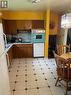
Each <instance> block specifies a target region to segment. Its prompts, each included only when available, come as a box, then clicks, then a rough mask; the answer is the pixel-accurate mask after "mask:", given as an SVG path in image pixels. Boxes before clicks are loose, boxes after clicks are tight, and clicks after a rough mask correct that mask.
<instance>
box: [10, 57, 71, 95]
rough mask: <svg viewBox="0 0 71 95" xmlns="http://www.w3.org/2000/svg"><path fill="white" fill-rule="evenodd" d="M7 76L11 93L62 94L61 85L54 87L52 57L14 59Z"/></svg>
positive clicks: (54, 75)
mask: <svg viewBox="0 0 71 95" xmlns="http://www.w3.org/2000/svg"><path fill="white" fill-rule="evenodd" d="M9 77H10V86H11V95H64V89H63V87H59V86H58V87H55V82H56V78H57V75H56V65H55V60H54V59H47V58H23V59H14V60H13V62H12V66H11V68H9ZM70 95H71V94H70Z"/></svg>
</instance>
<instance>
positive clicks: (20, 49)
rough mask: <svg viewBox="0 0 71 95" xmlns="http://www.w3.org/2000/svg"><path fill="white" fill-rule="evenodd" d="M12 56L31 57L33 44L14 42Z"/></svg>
mask: <svg viewBox="0 0 71 95" xmlns="http://www.w3.org/2000/svg"><path fill="white" fill-rule="evenodd" d="M13 57H14V58H32V57H33V45H32V44H16V45H14V46H13Z"/></svg>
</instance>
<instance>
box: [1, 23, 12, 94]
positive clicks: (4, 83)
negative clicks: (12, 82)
mask: <svg viewBox="0 0 71 95" xmlns="http://www.w3.org/2000/svg"><path fill="white" fill-rule="evenodd" d="M4 51H5V48H4V39H3V26H2V23H1V22H0V95H11V94H10V86H9V75H8V67H7V61H6V54H5V53H4Z"/></svg>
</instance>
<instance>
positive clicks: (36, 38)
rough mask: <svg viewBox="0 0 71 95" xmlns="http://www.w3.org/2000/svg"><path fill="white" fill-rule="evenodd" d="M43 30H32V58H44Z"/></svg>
mask: <svg viewBox="0 0 71 95" xmlns="http://www.w3.org/2000/svg"><path fill="white" fill-rule="evenodd" d="M44 42H45V30H38V29H34V30H32V43H33V56H34V57H44Z"/></svg>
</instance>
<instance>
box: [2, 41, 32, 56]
mask: <svg viewBox="0 0 71 95" xmlns="http://www.w3.org/2000/svg"><path fill="white" fill-rule="evenodd" d="M16 44H33V43H9V44H7V45H6V46H5V49H4V52H2V53H1V54H0V57H1V56H2V55H3V54H7V52H8V51H9V49H10V48H11V47H12V46H13V45H16Z"/></svg>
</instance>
